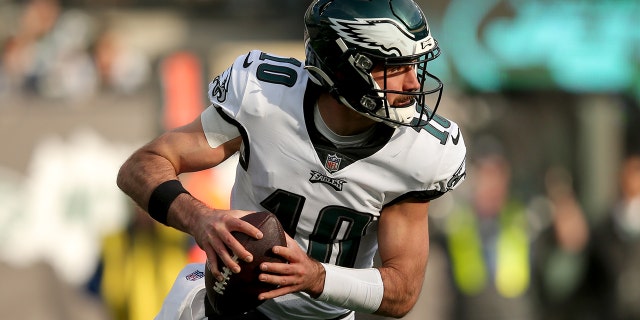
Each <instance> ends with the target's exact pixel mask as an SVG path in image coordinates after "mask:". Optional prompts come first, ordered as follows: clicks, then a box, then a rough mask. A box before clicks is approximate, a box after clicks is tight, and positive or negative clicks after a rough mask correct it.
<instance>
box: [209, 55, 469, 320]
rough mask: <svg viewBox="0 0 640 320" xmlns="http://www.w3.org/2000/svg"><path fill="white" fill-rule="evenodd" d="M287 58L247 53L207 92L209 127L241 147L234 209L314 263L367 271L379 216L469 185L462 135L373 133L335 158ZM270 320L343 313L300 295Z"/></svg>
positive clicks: (273, 303)
mask: <svg viewBox="0 0 640 320" xmlns="http://www.w3.org/2000/svg"><path fill="white" fill-rule="evenodd" d="M303 67H304V63H302V62H301V61H298V60H296V59H293V58H284V57H279V56H274V55H271V54H268V53H265V52H261V51H251V52H249V53H248V54H247V55H243V56H240V57H238V59H237V60H236V61H235V62H234V63H233V65H232V66H231V67H230V68H229V69H227V70H226V71H225V72H223V73H222V74H221V75H220V76H219V77H217V78H215V79H214V80H213V81H212V82H211V84H210V85H209V98H210V100H211V102H212V103H213V105H212V107H210V108H208V109H207V110H205V111H204V112H203V114H202V121H203V126H204V128H205V131H206V130H207V128H208V126H207V125H206V123H207V121H208V120H207V119H212V118H211V117H219V116H222V117H223V118H224V119H225V120H227V121H228V122H230V123H232V124H234V125H236V126H237V127H238V129H239V131H240V134H241V135H242V138H243V144H242V148H241V154H240V157H239V158H240V160H239V165H238V167H237V172H236V180H235V184H234V186H233V190H232V195H231V206H232V208H234V209H242V210H255V211H261V210H269V211H271V212H273V213H275V214H276V215H277V216H278V218H279V220H280V222H281V223H282V225H283V227H284V228H285V230H286V231H287V232H288V233H289V235H291V236H292V237H294V239H295V240H296V241H297V242H298V244H299V245H300V246H301V247H302V249H303V250H306V252H307V253H308V254H309V255H310V256H311V257H313V258H315V259H317V260H319V261H320V262H326V263H332V264H337V265H340V266H345V267H351V268H370V267H372V265H373V257H374V254H375V252H376V250H377V224H378V218H379V217H380V214H381V211H382V209H383V208H384V207H385V206H388V205H391V204H393V203H396V202H398V201H400V200H403V199H406V198H416V199H422V200H424V201H428V200H432V199H435V198H437V197H439V196H441V195H442V194H444V193H446V192H447V191H449V190H451V189H453V188H455V187H456V186H457V185H458V183H459V182H460V181H462V180H463V179H464V177H465V153H466V148H465V145H464V142H463V139H462V136H461V133H460V129H459V128H458V126H457V125H456V124H455V123H454V122H451V121H449V120H447V119H445V118H443V117H440V116H437V115H436V116H435V117H434V118H433V120H431V121H430V122H429V123H424V125H423V126H422V127H419V128H411V127H399V128H395V129H394V128H392V127H390V126H387V125H385V124H383V123H379V124H377V125H376V128H375V130H376V131H375V133H374V135H373V136H372V139H370V140H371V141H368V142H367V143H366V144H365V145H364V146H362V147H358V148H337V147H336V146H334V145H333V144H332V143H331V142H329V140H327V139H326V138H324V137H323V136H322V135H321V134H320V133H319V132H318V130H317V129H316V127H315V125H314V122H313V110H314V107H315V103H316V100H317V97H318V95H319V92H320V89H319V87H317V86H316V85H315V84H313V83H312V82H311V81H310V80H309V78H308V75H307V71H306V70H305V69H304V68H303ZM260 310H261V311H262V312H263V313H265V314H266V315H268V316H269V317H271V318H274V319H277V318H282V319H291V318H305V319H314V318H317V319H330V318H334V317H336V316H339V315H341V314H345V313H346V312H348V310H345V309H342V308H339V307H335V306H332V305H329V304H326V303H324V302H320V301H316V300H314V299H312V298H311V297H309V296H308V295H307V294H304V293H296V294H289V295H286V296H283V297H279V298H276V299H272V300H270V301H267V302H265V303H264V304H263V305H262V306H261V307H260Z"/></svg>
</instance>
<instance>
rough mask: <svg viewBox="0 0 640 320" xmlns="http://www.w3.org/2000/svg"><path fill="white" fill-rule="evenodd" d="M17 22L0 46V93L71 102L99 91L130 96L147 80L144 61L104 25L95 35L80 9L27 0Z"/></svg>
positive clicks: (93, 26)
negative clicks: (30, 95)
mask: <svg viewBox="0 0 640 320" xmlns="http://www.w3.org/2000/svg"><path fill="white" fill-rule="evenodd" d="M19 21H20V23H19V25H18V26H17V27H16V30H15V32H14V33H13V34H12V35H11V36H10V37H9V38H8V39H6V40H5V41H4V43H3V44H2V56H1V61H0V78H1V79H2V85H3V86H5V88H3V90H4V91H16V92H23V93H28V94H36V95H38V96H41V97H44V98H55V99H66V100H77V99H83V98H89V97H93V96H94V95H95V94H96V93H97V92H98V90H99V89H106V90H109V91H113V92H116V93H132V92H134V91H136V90H138V89H140V88H141V86H142V85H143V84H145V83H146V82H147V81H148V78H149V75H150V63H149V61H148V59H147V58H146V57H145V56H144V55H143V54H142V53H140V52H139V51H136V50H133V49H132V48H131V47H130V46H126V45H125V44H124V43H123V41H122V39H121V38H120V37H119V35H118V34H116V33H113V32H111V31H110V28H109V25H107V26H106V27H105V31H104V32H102V33H100V34H97V32H96V31H97V22H96V20H95V18H94V16H92V15H90V14H88V13H86V12H84V11H82V10H79V9H75V8H62V7H61V6H60V2H59V1H58V0H29V1H27V2H26V3H25V4H24V7H23V8H22V11H21V16H20V17H19ZM111 23H113V22H111Z"/></svg>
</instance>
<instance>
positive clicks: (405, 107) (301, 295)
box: [118, 0, 466, 319]
mask: <svg viewBox="0 0 640 320" xmlns="http://www.w3.org/2000/svg"><path fill="white" fill-rule="evenodd" d="M304 19H305V43H304V45H305V50H306V60H305V61H299V60H296V59H293V58H288V57H281V56H276V55H272V54H269V53H267V52H262V51H259V50H253V51H250V52H248V53H246V54H244V55H242V56H240V57H238V58H237V59H236V60H235V61H234V62H233V63H232V64H231V66H230V67H229V68H228V69H227V70H226V71H225V72H223V73H222V74H220V75H219V76H217V77H216V78H215V79H214V80H213V81H212V82H211V83H210V85H209V92H208V93H209V98H210V101H211V105H210V106H209V107H208V108H207V109H206V110H205V111H204V112H203V113H202V114H201V115H200V116H199V117H198V118H197V119H195V120H194V121H193V122H192V123H191V124H188V125H186V126H184V127H181V128H178V129H175V130H172V131H169V132H166V133H164V134H162V135H161V136H159V137H157V138H156V139H154V140H153V141H151V142H150V143H148V144H147V145H145V146H143V147H141V148H140V149H139V150H137V151H136V152H135V153H134V154H133V155H131V157H130V158H129V159H128V160H127V161H126V162H125V163H124V164H123V166H122V168H121V170H120V172H119V174H118V186H119V187H120V188H121V189H122V190H123V191H124V192H125V193H126V194H128V195H129V196H130V197H131V198H132V199H133V200H135V202H136V203H137V204H138V205H139V206H140V207H142V208H143V209H145V210H147V212H149V214H150V215H151V217H153V218H154V219H156V220H157V221H159V222H161V223H164V224H166V225H168V226H171V227H174V228H176V229H178V230H182V231H184V232H187V233H189V234H190V235H192V236H193V237H194V239H195V240H196V242H197V243H198V245H199V246H200V247H201V248H202V249H203V250H204V251H205V252H206V254H207V260H208V262H209V268H210V270H211V272H212V274H213V275H214V276H215V277H218V278H219V277H221V270H222V269H223V267H225V266H226V267H227V268H228V269H230V270H232V271H234V272H238V270H239V265H238V263H237V262H236V260H234V258H233V256H236V257H240V258H241V259H245V260H246V261H250V260H251V259H252V256H251V255H250V254H249V252H248V251H246V250H245V248H243V247H242V246H241V245H240V244H239V243H238V242H237V241H236V240H235V239H234V238H233V237H232V236H231V232H234V231H235V232H243V233H246V234H248V235H250V236H252V237H255V238H260V237H261V234H260V232H259V231H258V230H257V229H256V228H255V227H253V226H252V225H250V224H248V223H246V222H244V221H243V220H240V219H239V218H240V217H242V216H244V215H246V214H248V213H251V212H256V211H264V210H267V211H270V212H273V213H274V214H275V215H276V216H277V217H278V219H279V220H280V222H281V224H282V225H283V227H284V229H285V231H286V233H287V234H288V239H287V246H286V247H279V246H276V247H274V249H273V250H274V252H275V254H277V255H279V256H281V257H283V258H284V259H285V260H286V261H288V263H263V264H262V265H261V269H262V270H263V271H264V273H262V274H261V275H260V278H259V279H260V280H261V281H264V282H268V283H273V284H277V285H279V286H278V288H277V289H275V290H273V291H269V292H266V293H263V294H262V295H261V296H260V299H262V300H264V301H265V302H264V303H262V304H261V305H260V306H259V307H258V308H257V309H256V310H254V311H252V312H249V313H247V314H245V315H243V316H242V317H241V318H233V319H353V318H354V311H359V312H366V313H375V314H379V315H385V316H391V317H402V316H403V315H405V314H406V313H407V312H409V311H410V310H411V309H412V308H413V306H414V304H415V302H416V300H417V298H418V295H419V293H420V289H421V286H422V280H423V278H424V273H425V268H426V265H427V260H428V256H429V228H428V223H427V221H428V209H429V204H430V202H431V201H432V200H434V199H437V198H438V197H440V196H442V195H443V194H445V193H446V192H448V191H450V190H453V189H454V188H455V187H457V186H458V184H459V183H460V182H461V181H463V180H464V177H465V155H466V148H465V145H464V141H463V139H462V136H461V133H460V129H459V128H458V126H457V125H456V123H454V122H453V121H451V120H448V119H446V118H444V117H442V116H440V115H438V114H436V110H437V108H438V105H439V102H440V97H441V93H442V83H441V81H440V80H439V79H438V78H437V77H436V76H434V75H433V74H431V73H430V72H429V71H428V70H427V64H428V63H429V62H430V61H432V60H433V59H435V58H437V57H438V55H439V54H440V50H439V47H438V43H437V41H436V40H435V38H434V37H433V35H432V34H431V30H430V29H429V26H428V23H427V20H426V18H425V15H424V13H423V12H422V10H421V9H420V8H419V7H418V5H416V4H415V3H414V2H413V1H412V0H372V1H367V2H364V1H358V0H341V1H332V0H317V1H314V2H313V3H312V4H311V5H310V6H309V8H308V9H307V12H306V14H305V17H304ZM235 153H239V161H238V166H237V170H236V180H235V183H234V186H233V190H232V195H231V210H221V209H216V208H210V207H208V206H206V205H205V204H204V203H203V202H201V201H200V200H198V199H196V198H194V197H193V196H191V195H190V194H189V193H188V191H187V190H185V189H184V188H183V187H182V185H181V184H180V182H179V179H178V175H179V174H180V173H183V172H192V171H197V170H203V169H207V168H210V167H213V166H216V165H218V164H220V163H221V162H223V161H225V160H226V159H227V158H229V157H230V156H231V155H233V154H235ZM376 252H378V253H379V256H380V259H381V265H380V266H377V267H374V265H373V258H374V255H375V254H376ZM217 258H220V259H221V261H222V262H223V264H224V265H218V263H217ZM202 268H204V265H189V266H187V268H185V270H183V274H181V276H179V277H178V279H177V280H176V283H175V284H174V288H173V289H172V292H171V293H170V294H169V296H168V297H167V299H166V300H165V305H164V306H163V308H162V310H161V311H160V313H159V314H158V317H157V318H158V319H203V318H204V319H206V317H209V319H227V318H224V317H219V316H215V315H212V314H210V312H209V313H207V314H205V313H206V311H205V310H206V308H205V307H204V306H205V304H206V303H207V302H206V299H205V298H204V294H203V290H204V284H203V281H202V280H201V278H202V277H197V276H194V275H201V274H202V273H201V272H202V270H203V269H202ZM185 279H188V280H185ZM181 282H184V283H181Z"/></svg>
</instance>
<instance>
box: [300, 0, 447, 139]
mask: <svg viewBox="0 0 640 320" xmlns="http://www.w3.org/2000/svg"><path fill="white" fill-rule="evenodd" d="M304 22H305V54H306V66H305V67H306V68H307V70H308V71H309V75H310V78H311V80H312V81H314V82H315V83H317V84H319V85H321V86H323V87H325V88H326V89H327V90H328V91H329V92H330V93H331V94H332V95H333V96H334V97H335V98H336V99H338V100H340V101H341V102H342V103H344V104H345V105H347V106H349V107H351V108H352V109H354V110H356V111H358V112H360V113H362V114H364V115H365V116H367V117H369V118H372V119H374V120H376V121H383V122H385V123H386V124H389V125H391V126H393V127H397V126H399V125H405V126H423V125H424V124H425V121H429V120H430V119H431V117H433V115H434V114H435V111H436V109H437V108H438V104H439V103H440V98H441V96H442V81H440V79H438V78H437V77H436V76H434V75H433V74H431V73H429V72H428V71H427V62H428V61H431V60H433V59H435V58H436V57H438V55H439V54H440V49H439V47H438V43H437V41H436V40H435V39H434V38H433V37H432V35H431V31H430V30H429V25H428V23H427V19H426V17H425V15H424V13H423V12H422V10H421V9H420V7H419V6H418V5H417V4H416V3H415V2H413V1H412V0H316V1H314V2H313V3H312V4H311V5H310V6H309V8H308V9H307V12H306V14H305V18H304ZM381 65H382V66H384V70H385V78H386V70H388V69H389V68H394V67H399V66H413V67H414V70H415V71H416V73H417V78H418V81H419V82H420V84H421V86H420V87H421V89H419V90H417V91H391V90H388V89H387V88H386V81H385V85H384V86H383V87H382V88H381V87H380V86H379V85H378V84H377V83H376V82H375V80H374V79H373V77H372V75H371V71H372V70H373V69H374V67H376V66H381ZM389 93H396V94H403V95H408V96H411V97H412V98H413V101H414V103H413V104H411V106H409V107H394V106H391V105H390V103H389V101H388V99H387V94H389ZM427 96H429V100H428V101H427V98H428V97H427Z"/></svg>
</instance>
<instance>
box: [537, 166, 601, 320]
mask: <svg viewBox="0 0 640 320" xmlns="http://www.w3.org/2000/svg"><path fill="white" fill-rule="evenodd" d="M545 189H546V195H545V196H546V200H547V201H548V211H549V214H548V215H549V218H550V219H549V220H550V221H549V222H548V225H547V226H546V227H545V228H543V230H541V232H540V234H539V235H538V236H537V237H536V241H535V251H534V253H533V257H534V258H533V259H534V261H535V267H534V272H533V274H534V280H535V288H536V293H537V296H538V299H539V300H538V301H539V303H540V310H541V311H540V313H541V315H542V319H545V320H555V319H557V320H571V319H608V318H609V317H608V315H607V312H606V309H604V305H605V303H604V299H605V297H606V292H605V291H604V290H605V283H606V278H604V275H603V272H604V269H603V265H602V264H601V262H600V261H598V260H596V259H595V256H594V255H593V252H592V250H591V248H590V241H591V232H590V229H589V224H588V221H587V219H586V216H585V214H584V212H583V210H582V207H581V205H580V204H579V203H578V201H577V199H576V195H575V192H574V189H573V186H572V179H571V175H570V174H569V172H568V171H567V170H565V169H564V168H551V169H550V170H548V171H547V173H546V175H545ZM535 214H539V215H543V214H544V213H543V212H536V213H535Z"/></svg>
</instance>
